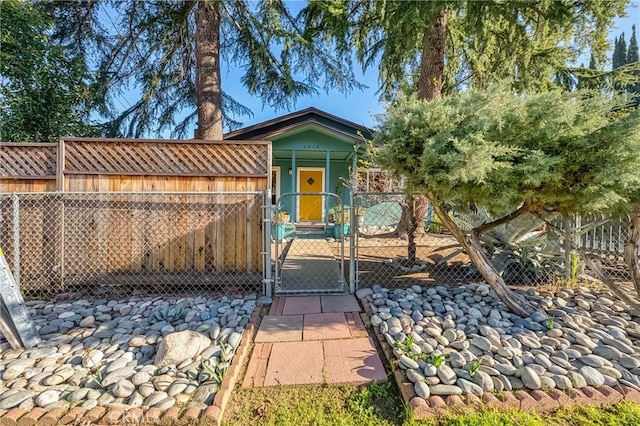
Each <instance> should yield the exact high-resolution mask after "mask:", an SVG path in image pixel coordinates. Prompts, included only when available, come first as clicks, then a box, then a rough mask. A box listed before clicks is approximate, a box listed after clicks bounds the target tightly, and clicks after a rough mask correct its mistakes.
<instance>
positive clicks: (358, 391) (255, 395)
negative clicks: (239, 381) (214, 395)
mask: <svg viewBox="0 0 640 426" xmlns="http://www.w3.org/2000/svg"><path fill="white" fill-rule="evenodd" d="M394 386H395V385H393V384H391V383H390V382H387V383H380V384H378V383H374V384H372V385H370V386H365V387H356V386H304V387H281V388H252V389H239V390H237V391H236V392H234V394H233V396H232V397H231V400H230V401H229V405H228V406H227V411H226V413H225V416H224V421H223V424H224V425H296V426H298V425H354V426H355V425H358V426H359V425H371V426H375V425H398V424H402V422H403V420H404V418H405V412H404V406H403V404H402V400H401V399H400V396H399V395H398V393H397V391H395V389H394Z"/></svg>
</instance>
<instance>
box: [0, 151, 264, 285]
mask: <svg viewBox="0 0 640 426" xmlns="http://www.w3.org/2000/svg"><path fill="white" fill-rule="evenodd" d="M270 148H271V147H270V143H269V142H261V141H257V142H256V141H248V142H243V141H231V142H226V141H224V142H209V141H168V140H127V139H67V140H64V141H61V142H60V143H59V144H24V143H22V144H15V143H12V144H6V143H2V144H0V193H12V192H34V193H47V192H54V191H63V192H62V193H60V197H59V198H55V201H53V202H43V203H42V204H37V203H36V204H34V205H32V206H30V207H29V208H28V209H25V211H24V213H23V216H22V217H21V220H20V222H21V247H24V249H25V250H26V251H27V252H28V257H23V258H22V262H21V263H22V267H21V271H22V275H23V277H24V278H25V281H24V283H25V284H27V286H28V282H35V280H38V279H40V281H42V283H41V284H39V285H41V286H42V287H43V288H51V284H54V285H57V284H60V281H59V277H60V274H63V275H64V277H65V279H66V284H67V285H72V286H73V285H74V284H78V283H82V282H86V280H87V279H89V278H91V279H96V280H98V281H100V280H103V281H107V282H108V283H112V284H117V283H118V282H119V281H118V280H119V279H120V278H122V277H123V276H124V277H125V278H126V277H127V276H135V275H136V274H138V275H140V276H144V275H148V276H151V275H153V274H166V273H169V274H184V273H192V274H195V275H194V276H199V275H202V274H210V273H213V274H217V273H231V274H235V273H260V271H261V268H262V256H261V252H262V247H261V245H262V239H261V237H260V235H261V234H260V232H261V228H262V217H261V212H262V210H261V199H262V198H261V197H260V196H259V195H258V193H259V192H260V191H264V190H266V189H268V188H269V187H270V182H269V179H270V178H271V173H270V169H271V161H270V155H271V150H270ZM147 192H164V193H166V194H162V195H156V194H148V195H145V194H143V193H147ZM205 192H206V193H211V192H227V193H228V192H234V193H236V194H221V195H204V194H203V195H202V196H201V195H196V194H198V193H205ZM76 193H78V194H76ZM80 193H82V194H80ZM99 193H111V194H105V195H100V194H99ZM117 193H121V194H117ZM125 193H138V194H131V195H128V194H125ZM189 193H194V195H193V196H192V195H189ZM242 193H244V194H245V195H243V194H242ZM74 194H75V195H74ZM43 196H44V198H47V197H48V196H46V195H44V194H43ZM44 198H43V199H44ZM11 208H12V207H11V203H10V202H7V201H6V200H3V205H2V209H3V216H4V218H3V219H2V220H0V225H1V226H0V235H1V237H2V239H3V240H6V242H5V243H4V244H5V246H6V248H9V249H10V248H11V244H12V243H11V241H10V239H11V235H12V234H11V232H12V231H11V230H12V222H11V219H10V217H9V216H8V215H9V213H10V212H11ZM5 213H6V214H5ZM54 216H55V217H54ZM53 230H55V232H53ZM52 268H54V269H55V268H57V269H56V271H57V273H58V274H59V275H58V281H55V274H54V273H53V272H52ZM51 277H54V278H51ZM92 277H93V278H92ZM41 278H42V279H41ZM43 279H44V281H43ZM47 280H48V281H47ZM54 281H55V282H54ZM112 284H107V285H112ZM32 288H33V287H32Z"/></svg>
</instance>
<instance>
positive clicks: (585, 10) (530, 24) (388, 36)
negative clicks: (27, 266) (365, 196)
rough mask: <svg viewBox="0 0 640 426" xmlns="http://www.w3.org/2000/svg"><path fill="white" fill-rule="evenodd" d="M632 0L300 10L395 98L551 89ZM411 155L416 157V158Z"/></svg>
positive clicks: (312, 29)
mask: <svg viewBox="0 0 640 426" xmlns="http://www.w3.org/2000/svg"><path fill="white" fill-rule="evenodd" d="M628 3H629V2H628V0H618V1H614V2H608V3H607V5H606V7H605V6H602V5H601V4H599V3H597V2H555V1H548V2H485V1H456V2H445V1H393V0H379V1H367V0H318V1H314V2H311V3H310V4H309V6H308V7H307V8H306V9H305V10H304V11H303V13H304V15H305V19H306V32H307V33H311V34H313V36H314V37H323V38H329V39H330V40H332V41H333V44H334V45H335V47H336V50H337V52H338V54H340V55H341V57H342V58H344V59H345V60H346V59H348V58H351V57H352V55H353V52H354V51H355V52H356V56H357V58H358V60H359V61H360V63H361V64H362V66H363V67H364V68H365V69H366V68H370V67H378V68H379V70H380V80H381V82H380V86H381V91H382V93H383V94H385V95H387V96H388V97H390V98H393V97H397V96H398V88H409V90H410V91H413V92H415V93H417V94H418V98H419V99H421V100H430V101H434V102H435V101H437V100H438V99H439V98H440V97H441V96H442V95H443V94H444V95H446V94H448V93H452V92H455V91H456V90H458V89H459V88H461V87H469V86H471V87H479V88H483V87H487V86H488V85H489V84H490V83H491V82H492V81H496V80H505V79H509V80H510V81H511V83H512V86H513V87H514V88H516V89H518V90H521V91H529V90H536V89H547V88H549V87H553V86H554V83H553V77H554V74H555V73H556V72H557V71H559V70H561V69H565V68H567V64H568V62H569V61H570V60H572V59H575V58H576V57H577V54H578V53H579V51H580V50H581V49H584V48H586V47H591V48H592V52H593V54H594V55H595V57H596V59H597V60H599V61H603V60H604V55H605V52H606V49H607V46H608V43H607V41H606V37H607V31H608V29H609V27H610V26H611V24H612V22H613V19H614V17H616V16H619V15H621V14H624V11H625V8H626V5H627V4H628ZM625 52H626V48H625ZM415 160H416V162H415V163H412V164H413V165H416V166H417V165H418V164H420V161H419V160H417V159H415ZM398 172H399V173H401V174H404V172H406V173H407V174H412V173H416V172H417V170H415V169H411V170H402V171H398ZM405 177H407V176H405ZM409 180H410V179H409ZM409 188H410V189H409V190H411V187H410V186H409ZM418 193H419V192H418ZM445 201H446V200H444V199H441V198H431V199H430V202H431V203H432V205H433V206H434V209H435V210H436V213H437V214H438V216H439V217H440V218H441V220H445V219H444V216H447V212H446V211H445V208H444V202H445ZM407 204H408V206H409V207H410V209H409V214H410V217H411V219H410V221H409V222H410V223H411V225H410V226H409V228H408V243H407V258H408V260H409V262H412V261H413V260H415V241H414V238H415V235H414V234H415V230H417V229H418V227H417V226H416V225H417V223H420V218H419V217H418V215H417V214H415V212H414V211H413V210H412V208H411V206H413V203H411V202H408V203H407ZM415 210H416V211H418V209H415ZM405 211H407V209H403V215H404V212H405ZM446 225H447V227H448V228H449V230H450V231H451V232H452V233H453V235H455V236H456V239H457V240H458V242H459V243H460V244H461V245H462V246H463V247H464V248H465V250H466V251H467V253H469V255H470V257H471V258H472V259H473V261H474V264H476V267H477V268H478V270H480V271H481V272H482V275H483V277H484V278H485V280H486V281H487V282H488V283H489V284H490V285H491V286H492V288H493V289H494V291H495V292H496V294H498V296H499V297H500V298H501V299H502V301H503V302H504V303H505V304H506V305H507V306H508V307H509V309H511V310H512V311H513V312H515V313H518V314H521V315H527V314H530V313H531V312H532V311H533V310H534V307H533V306H532V305H531V304H530V303H528V302H527V301H526V300H524V299H522V298H520V297H518V296H517V295H516V294H515V293H513V292H512V291H511V290H510V289H509V288H508V287H507V286H506V284H505V283H504V280H503V279H502V277H500V275H499V274H498V273H497V272H496V270H495V268H493V267H492V266H491V265H490V262H488V263H489V264H488V265H487V262H485V260H486V259H484V260H483V252H482V249H481V248H480V247H479V246H476V245H473V244H469V242H468V241H467V240H466V239H465V238H463V237H462V235H463V232H462V231H461V229H460V228H459V227H457V226H456V224H455V223H452V222H447V223H446ZM485 257H486V256H485ZM476 261H477V262H478V263H476Z"/></svg>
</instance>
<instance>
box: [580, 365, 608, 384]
mask: <svg viewBox="0 0 640 426" xmlns="http://www.w3.org/2000/svg"><path fill="white" fill-rule="evenodd" d="M578 372H579V373H580V375H581V376H582V377H584V380H585V382H587V385H588V386H596V387H597V386H602V385H604V377H603V376H602V373H600V372H599V371H598V370H596V369H595V368H593V367H590V366H588V365H587V366H584V367H581V368H580V370H578Z"/></svg>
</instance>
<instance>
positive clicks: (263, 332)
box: [255, 315, 302, 342]
mask: <svg viewBox="0 0 640 426" xmlns="http://www.w3.org/2000/svg"><path fill="white" fill-rule="evenodd" d="M296 340H302V315H267V316H265V317H263V318H262V323H261V324H260V328H259V329H258V333H256V338H255V341H256V342H292V341H296Z"/></svg>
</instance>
